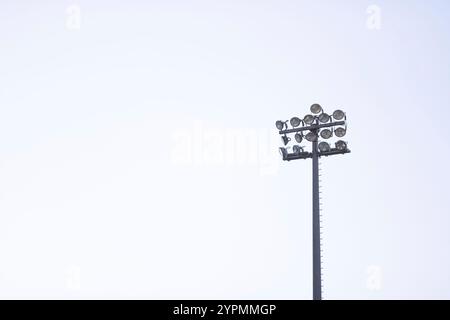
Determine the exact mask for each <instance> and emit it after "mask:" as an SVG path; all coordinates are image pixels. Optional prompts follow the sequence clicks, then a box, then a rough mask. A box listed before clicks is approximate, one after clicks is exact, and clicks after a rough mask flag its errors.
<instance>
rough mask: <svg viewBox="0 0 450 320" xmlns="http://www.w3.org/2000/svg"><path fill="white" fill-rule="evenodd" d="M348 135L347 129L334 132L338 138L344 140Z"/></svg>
mask: <svg viewBox="0 0 450 320" xmlns="http://www.w3.org/2000/svg"><path fill="white" fill-rule="evenodd" d="M346 133H347V130H345V128H342V127H340V128H336V130H334V134H335V135H336V137H339V138H342V137H343V136H345V134H346Z"/></svg>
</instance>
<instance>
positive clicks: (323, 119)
mask: <svg viewBox="0 0 450 320" xmlns="http://www.w3.org/2000/svg"><path fill="white" fill-rule="evenodd" d="M319 121H320V122H321V123H326V122H328V121H330V116H329V115H328V114H326V113H325V112H324V113H321V114H319Z"/></svg>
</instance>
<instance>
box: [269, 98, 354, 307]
mask: <svg viewBox="0 0 450 320" xmlns="http://www.w3.org/2000/svg"><path fill="white" fill-rule="evenodd" d="M346 119H347V117H346V114H345V113H344V111H342V110H335V111H334V112H333V113H332V114H330V113H326V112H325V111H324V110H323V109H322V107H321V106H320V105H319V104H317V103H315V104H313V105H311V107H310V112H309V114H307V115H305V117H304V118H303V119H302V118H297V117H293V118H291V119H290V125H291V126H292V128H291V126H289V128H288V124H289V121H285V122H283V121H277V122H276V126H277V128H278V130H279V132H278V134H280V136H281V138H282V141H283V143H284V145H285V146H286V145H287V144H288V143H289V141H290V140H291V139H290V138H289V137H288V136H287V135H290V134H292V135H295V141H296V142H297V144H295V145H294V146H293V147H292V151H291V150H290V149H289V152H288V149H287V147H282V148H280V150H279V151H280V153H281V155H282V156H283V160H285V161H292V160H306V159H311V160H312V196H313V197H312V298H313V300H322V255H321V252H322V249H321V242H322V238H321V226H320V225H321V223H322V220H321V217H320V205H321V204H320V191H319V184H320V180H319V158H320V157H331V156H334V155H338V154H346V153H350V150H349V149H348V147H347V143H346V142H345V141H343V140H338V141H337V142H334V141H333V144H332V143H331V141H330V140H327V141H325V140H326V139H330V138H333V137H334V136H336V137H337V138H338V139H342V137H343V136H345V135H346V133H347V124H346ZM319 137H320V140H321V141H319ZM336 140H337V139H336ZM302 141H309V142H311V147H312V149H311V151H310V152H308V151H307V150H306V148H304V147H301V146H300V143H302ZM295 195H297V193H296V194H295ZM297 196H298V195H297ZM299 196H300V197H301V196H302V195H299Z"/></svg>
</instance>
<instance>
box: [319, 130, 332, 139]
mask: <svg viewBox="0 0 450 320" xmlns="http://www.w3.org/2000/svg"><path fill="white" fill-rule="evenodd" d="M332 135H333V132H331V130H330V129H323V130H322V131H320V136H321V137H322V138H323V139H330V138H331V136H332Z"/></svg>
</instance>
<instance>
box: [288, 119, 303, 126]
mask: <svg viewBox="0 0 450 320" xmlns="http://www.w3.org/2000/svg"><path fill="white" fill-rule="evenodd" d="M300 123H302V120H300V119H299V118H297V117H293V118H292V119H291V126H292V127H293V128H297V127H298V126H299V125H300Z"/></svg>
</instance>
